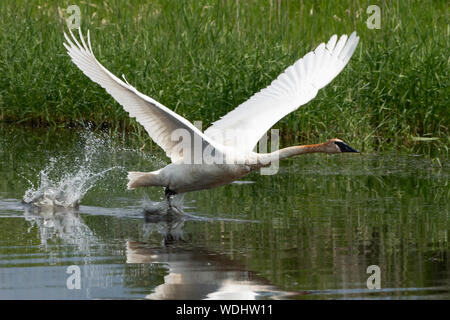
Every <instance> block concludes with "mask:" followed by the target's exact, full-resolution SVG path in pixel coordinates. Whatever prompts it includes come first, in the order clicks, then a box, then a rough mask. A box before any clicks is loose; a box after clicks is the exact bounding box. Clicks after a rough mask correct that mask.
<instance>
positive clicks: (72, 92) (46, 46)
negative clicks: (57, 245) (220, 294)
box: [0, 0, 450, 157]
mask: <svg viewBox="0 0 450 320" xmlns="http://www.w3.org/2000/svg"><path fill="white" fill-rule="evenodd" d="M75 3H76V2H74V1H36V0H35V1H11V0H3V1H1V2H0V29H1V30H2V32H0V43H1V50H0V73H1V77H0V107H1V109H0V120H3V122H5V123H7V125H11V124H22V125H27V126H52V127H59V126H60V127H65V126H74V125H75V126H86V125H87V124H88V123H90V124H93V125H94V127H98V128H104V127H107V128H108V129H109V130H111V131H115V132H129V133H132V134H133V135H136V136H137V137H139V138H140V139H141V138H142V137H145V133H144V131H143V129H142V127H140V126H139V125H137V124H136V123H135V121H134V120H132V119H129V118H128V116H127V114H126V113H125V112H124V111H123V110H122V109H121V107H120V106H119V105H118V104H117V103H116V102H115V101H114V100H113V99H112V98H111V97H110V96H109V95H108V94H107V93H106V92H105V91H104V90H103V89H102V88H101V87H99V86H98V85H96V84H95V83H92V82H91V81H90V80H89V79H87V78H86V77H85V76H84V75H83V74H82V73H81V72H80V71H79V70H78V69H77V68H76V67H75V65H73V64H72V63H71V62H70V59H69V57H68V56H67V55H66V53H65V49H64V47H63V46H62V42H63V31H64V30H66V26H65V21H64V13H63V9H64V8H66V7H68V6H69V5H71V4H75ZM76 4H77V5H79V7H80V9H81V14H82V21H81V25H82V28H83V30H84V31H85V32H86V30H87V29H89V30H90V31H91V40H92V43H93V46H94V52H95V53H96V55H97V58H98V59H99V60H100V61H101V62H102V63H103V64H104V65H105V66H106V67H107V68H108V69H110V70H111V71H112V72H113V73H115V74H116V75H121V74H125V75H126V77H127V79H128V81H129V82H130V83H132V84H133V85H134V86H136V87H137V88H138V89H139V90H140V91H142V92H144V93H146V94H147V95H149V96H151V97H153V98H155V99H156V100H158V101H160V102H161V103H163V104H164V105H166V106H168V107H169V108H171V109H173V110H175V111H176V112H178V113H179V114H181V115H182V116H184V117H186V118H187V119H189V120H190V121H195V120H202V121H203V123H204V129H205V128H206V127H207V126H208V125H209V123H211V122H212V121H214V120H217V119H218V118H219V116H221V115H224V114H225V113H226V112H228V111H230V110H232V109H233V108H234V107H236V106H237V105H238V104H239V103H241V102H243V101H245V100H246V99H248V98H249V97H250V96H251V95H252V94H253V93H254V92H256V91H258V90H260V89H261V88H263V87H265V86H266V85H268V84H269V83H270V82H271V81H272V80H273V79H274V78H275V77H276V76H277V75H278V74H279V73H280V72H282V71H283V70H284V69H285V68H286V67H287V66H289V65H291V64H292V63H293V62H295V61H296V60H297V59H298V58H300V57H302V56H303V55H304V54H305V53H307V52H308V51H310V50H311V49H313V48H315V47H316V46H317V45H318V44H319V43H320V42H323V41H327V40H328V39H329V37H330V36H331V35H333V34H334V33H337V34H342V33H347V34H349V33H351V32H352V31H353V30H356V31H357V32H358V33H359V35H360V37H361V41H360V44H359V46H358V48H357V50H356V52H355V54H354V56H353V58H352V59H351V61H350V63H349V65H348V66H347V67H346V68H345V69H344V71H343V72H342V73H341V74H340V75H339V76H338V77H337V78H336V79H335V80H334V81H333V82H332V83H331V84H330V85H329V86H327V87H326V88H325V89H323V90H321V91H320V93H319V94H318V96H317V97H316V99H314V100H313V101H311V102H310V103H308V104H307V105H305V106H303V107H301V108H300V109H299V110H298V111H296V112H294V113H292V114H291V115H289V116H287V117H286V118H284V119H282V120H281V121H280V122H279V123H278V124H277V125H276V127H277V128H280V129H281V133H282V136H283V138H284V139H283V142H284V143H286V144H287V143H314V142H319V141H321V140H325V139H327V138H332V137H340V138H342V139H344V140H346V141H348V142H349V143H350V144H351V145H352V146H354V147H356V148H361V149H362V150H363V151H366V152H372V151H383V150H397V151H402V152H410V153H423V154H428V155H432V156H436V155H437V156H439V157H447V156H448V152H449V150H448V148H449V145H450V143H449V142H450V138H449V125H450V117H449V111H450V110H449V101H450V99H449V98H450V97H449V91H450V90H449V89H448V88H449V48H450V45H449V41H450V40H449V39H450V34H449V33H450V28H449V16H448V4H447V1H431V0H429V1H378V3H377V2H376V1H375V2H374V1H359V0H346V1H306V0H305V1H301V0H297V1H285V0H283V1H278V0H272V1H256V0H246V1H243V0H218V1H205V0H203V1H179V0H177V1H175V0H172V1H168V0H164V1H163V0H158V1H151V2H150V1H149V3H147V2H144V3H143V2H142V1H118V0H116V1H81V2H78V3H76ZM371 4H379V5H380V7H381V12H382V17H381V29H380V30H370V29H368V28H367V26H366V20H367V17H368V15H367V13H366V8H367V6H368V5H371ZM424 138H427V139H424ZM429 138H431V139H429Z"/></svg>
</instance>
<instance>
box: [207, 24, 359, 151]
mask: <svg viewBox="0 0 450 320" xmlns="http://www.w3.org/2000/svg"><path fill="white" fill-rule="evenodd" d="M358 41H359V37H358V36H357V35H356V32H353V33H352V34H351V36H350V37H349V38H348V39H347V35H343V36H341V38H340V39H339V41H337V36H336V35H334V36H332V37H331V39H330V40H329V41H328V43H327V44H326V45H325V44H324V43H322V44H320V45H319V46H318V47H317V48H316V49H315V50H314V51H311V52H309V53H308V54H306V55H305V56H304V57H303V58H302V59H300V60H298V61H297V62H295V63H294V64H293V65H292V66H290V67H289V68H287V69H286V70H285V71H284V72H283V73H282V74H281V75H279V76H278V78H277V79H275V80H274V81H273V82H272V83H271V84H270V85H269V86H268V87H267V88H265V89H263V90H261V91H259V92H258V93H256V94H254V95H253V96H252V97H251V98H250V99H249V100H247V101H246V102H244V103H242V104H241V105H239V106H238V107H237V108H236V109H234V110H232V111H230V112H229V113H228V114H226V115H225V116H224V117H222V118H221V119H220V120H218V121H216V122H214V123H213V125H212V126H211V127H209V128H208V129H207V130H206V131H205V134H206V135H207V136H209V137H210V138H212V139H213V140H215V141H217V142H221V143H222V144H224V145H226V146H234V147H236V148H238V149H240V150H243V151H250V150H252V149H253V148H254V147H255V146H256V144H257V143H258V141H259V139H260V138H261V137H262V136H263V135H264V133H265V132H266V131H267V130H269V129H270V128H271V127H272V126H273V125H274V124H275V123H276V122H278V121H279V120H280V119H281V118H283V117H284V116H286V115H288V114H289V113H291V112H292V111H294V110H296V109H297V108H298V107H300V106H301V105H303V104H305V103H307V102H308V101H310V100H312V99H313V98H314V97H315V96H316V94H317V92H318V90H319V89H321V88H323V87H325V86H326V85H327V84H328V83H330V82H331V81H332V80H333V79H334V78H335V77H336V76H337V75H338V74H339V73H340V72H341V71H342V69H343V68H344V67H345V65H346V64H347V62H348V61H349V60H350V58H351V56H352V55H353V52H354V51H355V49H356V46H357V44H358Z"/></svg>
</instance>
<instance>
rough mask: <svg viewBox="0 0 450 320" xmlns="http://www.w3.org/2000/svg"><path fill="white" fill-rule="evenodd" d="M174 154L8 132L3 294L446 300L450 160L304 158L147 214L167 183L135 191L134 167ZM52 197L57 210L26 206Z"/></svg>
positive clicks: (4, 143) (1, 163)
mask: <svg viewBox="0 0 450 320" xmlns="http://www.w3.org/2000/svg"><path fill="white" fill-rule="evenodd" d="M167 163H168V159H167V158H165V156H164V155H163V153H162V152H161V151H160V150H152V151H150V150H148V149H145V150H144V151H140V150H139V148H133V147H130V146H129V145H128V144H127V143H126V142H124V141H123V140H122V139H116V138H110V137H108V136H107V135H105V134H91V133H88V132H84V133H83V132H81V133H80V132H79V131H70V130H57V131H48V132H45V131H39V132H38V131H29V130H24V129H21V130H19V129H16V128H8V127H6V128H2V129H0V298H1V299H13V298H26V299H86V298H87V299H94V298H100V299H102V298H127V299H144V298H148V299H244V298H245V299H273V298H277V299H361V298H362V299H449V298H450V261H449V253H450V247H449V229H450V210H449V199H450V187H449V183H448V178H449V173H450V166H449V164H448V162H445V161H441V163H440V164H439V163H435V162H433V161H431V160H430V159H429V158H426V157H423V156H418V155H397V154H358V155H355V154H345V155H333V156H326V155H305V156H301V157H297V158H294V159H290V160H287V161H283V162H282V163H281V166H280V169H279V172H278V174H276V175H272V176H264V175H260V174H259V173H257V172H255V173H252V174H251V175H249V176H247V177H245V178H244V179H243V182H241V183H233V184H230V185H227V186H223V187H220V188H216V189H212V190H204V191H199V192H193V193H189V194H186V195H185V196H184V198H183V199H182V200H181V199H179V201H180V202H181V201H182V202H183V206H184V208H183V210H184V211H185V212H186V213H187V215H186V216H184V217H181V218H178V219H174V220H171V221H168V220H155V219H150V218H149V216H148V215H146V214H145V213H144V211H145V210H144V209H145V208H147V207H148V206H149V205H152V204H153V203H154V202H155V201H161V199H162V197H163V190H162V189H159V188H146V189H141V190H133V191H130V190H126V172H127V171H152V170H156V169H158V168H160V167H163V166H165V164H167ZM43 197H44V198H45V199H52V201H54V203H56V202H58V203H59V204H61V205H60V206H59V207H58V208H57V207H54V206H49V205H45V203H43V204H42V205H41V206H40V207H36V206H32V205H28V204H24V203H23V201H24V200H25V201H26V202H29V201H31V202H33V201H36V199H40V198H43ZM54 203H53V204H54ZM68 203H70V204H72V205H70V206H67V207H65V208H64V204H68ZM369 266H378V267H379V271H380V272H379V279H380V282H379V284H380V289H376V288H375V289H369V288H368V285H367V281H368V278H369V277H370V276H371V275H372V273H371V272H369V273H368V271H367V270H368V267H369ZM73 268H75V269H77V270H78V271H79V272H80V273H79V274H80V283H79V284H80V288H79V289H77V288H74V289H71V287H70V283H68V282H69V280H70V279H72V278H70V277H71V275H72V273H71V270H73Z"/></svg>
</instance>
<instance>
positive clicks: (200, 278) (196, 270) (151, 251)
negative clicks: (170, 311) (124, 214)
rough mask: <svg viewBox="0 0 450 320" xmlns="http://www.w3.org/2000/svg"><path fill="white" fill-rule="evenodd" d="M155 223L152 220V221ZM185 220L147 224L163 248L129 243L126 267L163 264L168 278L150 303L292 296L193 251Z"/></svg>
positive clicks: (221, 259)
mask: <svg viewBox="0 0 450 320" xmlns="http://www.w3.org/2000/svg"><path fill="white" fill-rule="evenodd" d="M152 219H153V218H152ZM184 223H185V220H183V219H182V218H180V219H175V220H173V221H159V222H155V221H154V220H153V221H152V222H147V223H146V224H145V225H144V229H145V231H146V233H147V235H151V234H152V233H153V232H155V231H156V232H158V233H159V234H161V235H162V236H163V244H162V245H161V246H159V247H151V246H150V245H149V244H148V243H145V242H137V241H127V251H126V254H127V263H140V264H152V263H155V264H164V265H165V266H166V267H167V272H168V274H167V275H166V276H165V277H164V283H162V284H160V285H158V286H157V287H156V288H155V289H154V290H153V292H152V293H150V294H149V295H147V296H146V298H148V299H269V298H271V299H274V298H275V299H276V298H286V297H288V296H290V295H298V294H301V293H298V292H296V293H289V292H285V291H281V290H279V289H277V288H276V287H275V286H273V285H271V284H270V282H269V281H268V280H267V279H264V278H262V277H260V276H257V275H256V274H255V273H254V272H251V271H249V270H248V269H247V268H246V267H245V266H244V265H242V264H240V263H239V262H236V261H233V260H231V259H230V258H229V257H227V256H225V255H222V254H219V253H215V252H211V251H208V250H207V249H204V248H198V247H190V245H189V243H188V242H187V241H186V240H185V239H184V235H183V230H182V228H183V226H184Z"/></svg>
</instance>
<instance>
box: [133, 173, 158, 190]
mask: <svg viewBox="0 0 450 320" xmlns="http://www.w3.org/2000/svg"><path fill="white" fill-rule="evenodd" d="M151 186H162V185H161V182H160V179H159V177H158V175H157V174H155V173H154V172H137V171H130V172H128V184H127V188H128V189H130V190H131V189H136V188H138V187H151Z"/></svg>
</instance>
